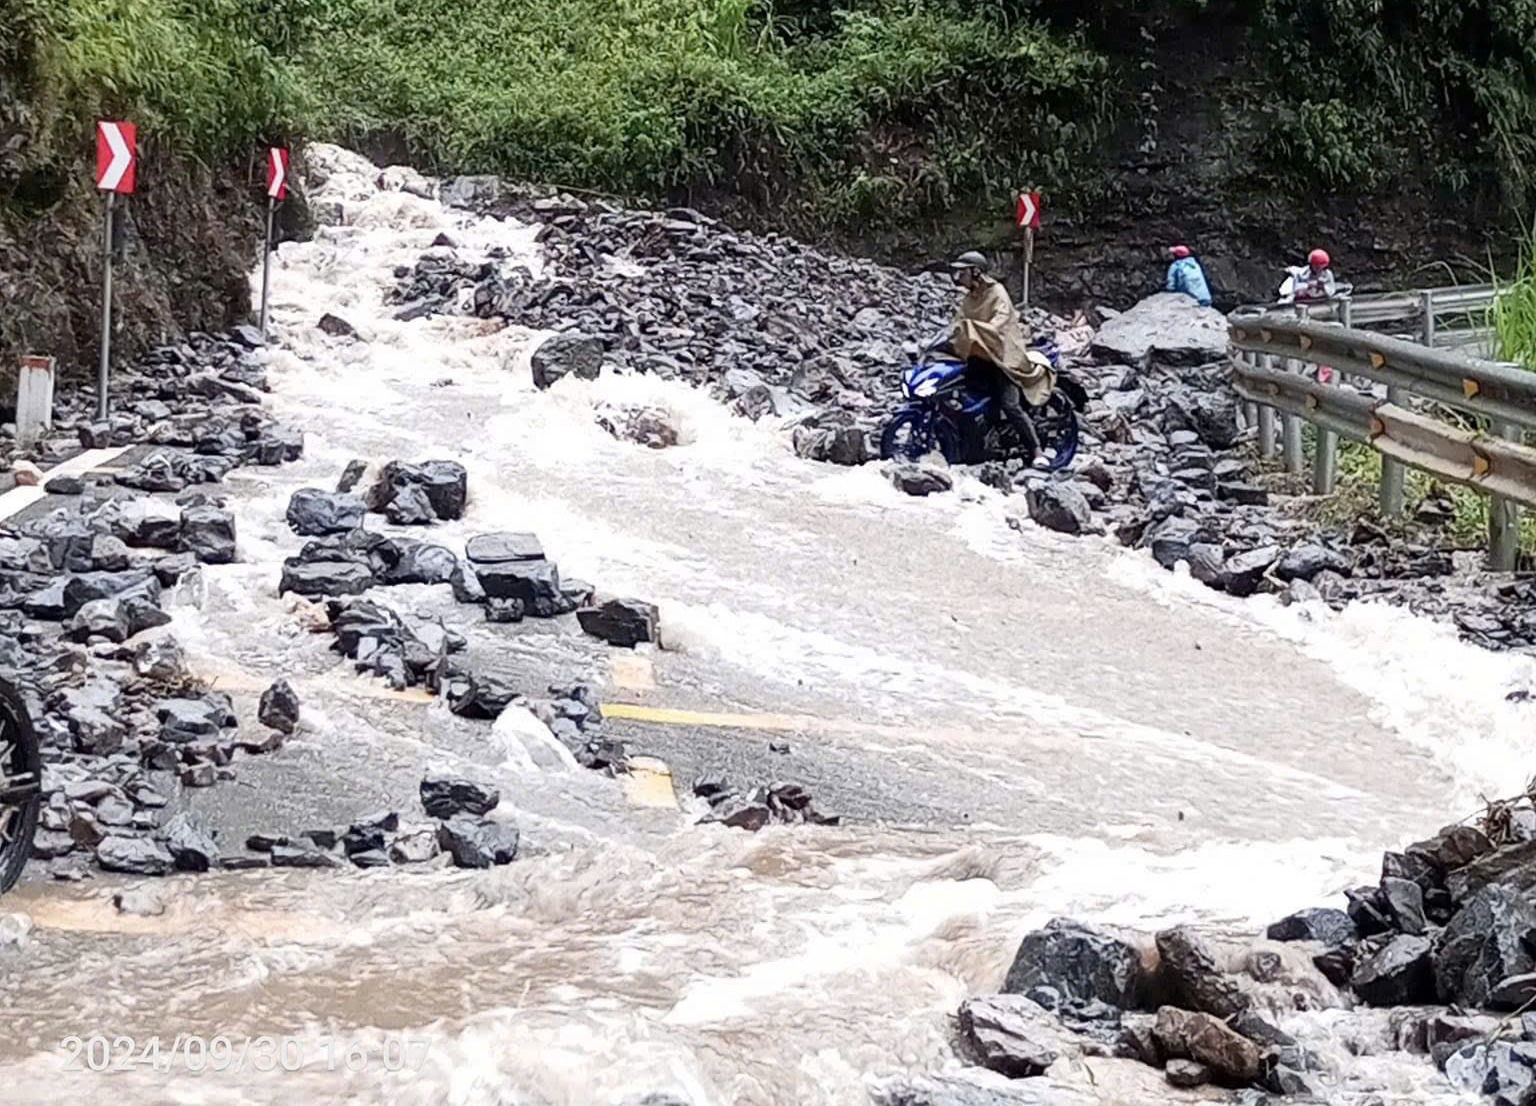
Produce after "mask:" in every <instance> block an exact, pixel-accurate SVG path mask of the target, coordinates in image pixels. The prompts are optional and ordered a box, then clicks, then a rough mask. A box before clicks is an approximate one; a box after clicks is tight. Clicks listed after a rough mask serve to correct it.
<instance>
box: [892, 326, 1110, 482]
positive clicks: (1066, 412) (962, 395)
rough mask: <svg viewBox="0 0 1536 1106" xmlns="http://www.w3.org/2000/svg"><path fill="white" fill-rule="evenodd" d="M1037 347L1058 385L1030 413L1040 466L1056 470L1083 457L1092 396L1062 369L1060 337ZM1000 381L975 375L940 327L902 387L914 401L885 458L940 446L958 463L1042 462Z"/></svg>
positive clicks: (897, 418)
mask: <svg viewBox="0 0 1536 1106" xmlns="http://www.w3.org/2000/svg"><path fill="white" fill-rule="evenodd" d="M1033 348H1034V350H1035V351H1036V352H1037V353H1039V354H1041V355H1042V356H1043V357H1044V358H1045V359H1046V360H1047V361H1049V362H1050V364H1051V368H1052V370H1054V371H1055V373H1056V387H1055V388H1054V389H1053V390H1052V391H1051V395H1050V397H1049V398H1048V399H1047V400H1046V401H1045V403H1044V404H1042V405H1041V406H1039V407H1028V406H1026V409H1025V410H1026V413H1027V414H1028V415H1029V416H1030V419H1031V420H1032V421H1033V422H1034V424H1035V433H1036V434H1037V435H1038V436H1039V438H1040V451H1041V461H1040V465H1041V467H1043V468H1045V469H1046V471H1048V472H1055V471H1056V470H1057V469H1061V468H1065V467H1066V466H1067V465H1069V464H1071V463H1072V458H1073V457H1074V456H1076V455H1077V443H1078V426H1077V413H1078V412H1079V411H1082V410H1083V409H1084V408H1086V407H1087V406H1088V393H1087V392H1085V391H1084V390H1083V386H1082V385H1081V384H1079V383H1078V382H1077V381H1075V380H1073V379H1072V378H1071V377H1069V376H1067V375H1066V374H1064V373H1062V372H1061V370H1060V367H1059V366H1060V364H1061V356H1060V353H1059V351H1058V350H1057V348H1056V343H1055V342H1052V341H1049V340H1046V341H1043V342H1036V343H1035V344H1034V347H1033ZM997 384H998V380H997V370H996V369H992V368H988V369H986V370H985V372H983V373H973V372H972V371H971V370H970V369H969V368H968V367H967V365H966V363H965V362H964V361H962V360H960V359H959V358H958V357H956V356H955V353H954V350H953V349H952V348H951V347H950V344H949V331H948V330H947V329H945V330H943V331H940V332H939V334H938V336H937V337H936V338H935V339H934V340H933V341H932V342H930V343H929V344H928V347H927V348H926V349H925V350H924V351H923V354H922V356H921V357H920V358H919V359H918V362H917V364H915V365H913V366H912V367H911V368H909V369H907V371H906V372H905V373H903V374H902V379H901V390H902V394H903V395H904V396H906V398H907V400H908V402H906V403H905V404H903V405H902V406H901V407H900V408H898V409H897V411H896V413H895V414H894V415H892V416H891V420H890V421H889V422H888V423H886V426H885V430H884V432H883V433H882V434H881V435H880V456H881V457H882V458H884V459H886V460H890V459H892V458H898V457H899V458H903V459H905V460H912V461H915V460H917V459H918V458H920V457H926V456H927V455H928V454H930V453H933V452H934V451H938V452H939V453H941V454H942V455H943V457H944V459H945V460H946V461H948V462H949V463H950V464H952V465H975V464H980V463H981V462H983V461H992V460H1002V459H1004V458H1007V457H1013V456H1020V457H1023V458H1024V459H1025V460H1026V461H1033V460H1035V458H1032V457H1030V456H1029V446H1028V443H1026V442H1024V441H1022V440H1021V439H1020V438H1019V434H1018V431H1016V430H1014V428H1013V426H1012V424H1011V423H1009V421H1008V417H1007V416H1006V415H1005V414H1004V413H1003V407H1002V403H1001V402H1000V401H999V399H998V396H997Z"/></svg>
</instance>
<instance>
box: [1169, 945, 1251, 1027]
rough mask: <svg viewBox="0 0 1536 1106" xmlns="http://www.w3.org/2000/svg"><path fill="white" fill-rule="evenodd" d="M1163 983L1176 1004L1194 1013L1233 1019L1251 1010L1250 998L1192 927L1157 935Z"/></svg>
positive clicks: (1213, 950)
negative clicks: (1248, 1009) (1249, 1008)
mask: <svg viewBox="0 0 1536 1106" xmlns="http://www.w3.org/2000/svg"><path fill="white" fill-rule="evenodd" d="M1157 954H1158V959H1159V964H1160V969H1159V980H1160V982H1161V983H1162V985H1163V987H1164V988H1165V989H1166V990H1167V992H1168V993H1169V995H1170V997H1171V998H1172V1000H1173V1001H1174V1002H1176V1003H1178V1005H1180V1006H1182V1007H1186V1008H1188V1009H1190V1010H1199V1011H1202V1012H1204V1013H1207V1014H1215V1015H1216V1016H1217V1017H1218V1018H1230V1017H1232V1016H1234V1015H1236V1014H1240V1013H1242V1012H1243V1011H1244V1010H1246V1009H1247V1008H1248V997H1247V996H1246V995H1245V994H1244V993H1243V991H1242V989H1241V988H1240V987H1239V986H1238V983H1237V980H1236V979H1235V978H1234V977H1233V976H1232V975H1231V974H1229V973H1228V972H1226V971H1225V970H1224V969H1223V968H1222V966H1221V964H1220V962H1219V961H1218V959H1217V955H1216V951H1215V949H1213V948H1212V947H1211V946H1210V945H1209V944H1208V943H1207V942H1206V940H1205V939H1204V938H1203V937H1201V936H1200V935H1199V934H1198V933H1196V932H1195V931H1194V930H1192V929H1190V928H1189V927H1188V926H1178V927H1176V928H1174V929H1165V930H1163V931H1162V932H1161V933H1159V934H1158V935H1157Z"/></svg>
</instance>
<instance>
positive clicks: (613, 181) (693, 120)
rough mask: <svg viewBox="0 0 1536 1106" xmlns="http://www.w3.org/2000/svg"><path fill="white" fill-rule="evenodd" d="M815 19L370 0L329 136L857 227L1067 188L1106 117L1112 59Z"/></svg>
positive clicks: (331, 87)
mask: <svg viewBox="0 0 1536 1106" xmlns="http://www.w3.org/2000/svg"><path fill="white" fill-rule="evenodd" d="M812 9H813V6H812V5H809V4H801V5H799V6H798V8H797V9H795V10H793V11H791V12H790V13H789V14H787V15H783V16H780V15H778V14H777V13H776V12H774V11H772V10H770V9H769V8H768V7H767V6H765V5H759V4H758V3H755V2H751V0H704V2H697V0H625V2H624V3H614V2H613V0H549V2H546V3H543V4H538V5H534V4H529V3H526V2H524V0H481V2H480V3H478V4H464V3H462V2H461V0H411V2H409V3H406V2H401V0H357V4H356V13H357V14H356V17H355V18H354V19H353V20H352V21H350V23H349V25H348V26H347V28H346V29H345V30H342V31H340V32H339V33H338V34H335V35H332V36H328V37H327V39H326V40H325V41H323V42H315V43H314V44H313V48H312V51H311V53H312V60H311V64H310V65H309V66H308V67H307V71H308V72H310V73H312V74H313V75H314V79H315V82H316V84H315V94H316V99H317V100H318V101H319V102H323V103H327V104H331V105H335V110H333V111H332V112H330V113H328V115H327V117H326V119H325V120H324V121H323V122H322V127H323V129H324V130H325V131H326V132H328V133H329V134H331V135H333V136H336V137H347V136H356V135H360V134H369V133H395V134H399V135H400V136H402V137H404V138H405V139H406V140H407V142H408V143H409V144H410V145H411V146H412V148H413V149H414V150H416V151H417V152H418V153H419V154H420V155H422V156H423V157H424V158H425V159H427V160H428V161H430V162H432V163H434V164H435V165H437V166H438V167H444V168H446V167H451V168H453V169H455V170H457V171H464V172H470V171H491V172H502V173H506V174H509V175H514V176H521V177H529V178H533V179H538V180H544V181H551V182H563V183H568V184H582V185H586V186H591V187H602V188H608V189H614V190H618V191H621V192H629V193H640V194H655V193H658V192H663V191H667V190H670V189H677V188H688V187H694V186H707V185H722V184H730V185H742V184H745V185H746V186H747V188H748V190H751V189H752V188H753V187H754V186H755V187H756V189H757V190H758V191H759V192H760V193H761V195H760V197H759V198H764V199H771V198H773V197H774V196H776V195H782V194H783V193H784V192H785V191H786V189H787V186H788V184H789V183H790V182H791V181H793V184H794V186H795V188H796V190H797V191H801V192H805V193H809V194H812V195H816V196H819V197H821V198H824V199H837V200H838V202H839V203H840V205H841V207H842V209H844V210H846V211H848V212H850V213H851V212H857V211H860V210H862V209H864V208H865V207H866V206H867V203H868V197H869V196H870V195H872V194H874V193H871V192H870V189H871V188H873V189H874V190H875V193H878V194H879V195H881V196H884V197H886V199H887V200H888V199H889V198H890V197H889V195H888V193H889V188H890V184H889V182H893V181H894V182H899V183H900V184H901V186H902V190H901V200H902V202H903V203H905V204H907V205H908V206H909V207H916V208H926V209H930V210H933V209H940V208H942V207H943V206H945V205H947V204H948V203H950V202H953V200H954V198H955V197H956V196H957V195H961V194H971V195H974V194H976V193H977V192H979V191H980V190H982V189H986V188H990V187H994V186H996V185H998V184H999V183H1001V185H1002V187H1005V188H1011V187H1013V186H1014V185H1015V184H1016V183H1018V182H1017V181H1015V180H1014V179H1013V176H1014V175H1015V174H1017V173H1018V172H1019V170H1020V168H1021V167H1023V166H1028V167H1029V168H1030V169H1031V170H1032V171H1033V172H1035V173H1038V174H1039V175H1040V176H1042V177H1044V178H1046V179H1049V177H1050V176H1051V175H1052V173H1053V171H1059V170H1060V169H1061V167H1062V166H1064V165H1066V164H1068V162H1069V157H1067V156H1066V155H1064V153H1063V151H1064V150H1067V149H1068V148H1070V149H1072V150H1075V149H1079V148H1081V147H1082V146H1083V145H1084V144H1085V143H1086V141H1087V140H1089V139H1090V138H1091V126H1090V124H1091V122H1092V120H1093V119H1094V118H1095V117H1096V116H1098V115H1101V114H1102V112H1103V109H1104V105H1105V98H1104V96H1103V93H1102V91H1101V88H1102V82H1103V79H1104V75H1105V66H1104V63H1103V62H1102V60H1101V59H1099V58H1098V57H1096V56H1095V55H1094V54H1092V53H1091V52H1090V51H1088V50H1087V49H1086V48H1084V47H1082V45H1081V44H1080V43H1078V42H1077V41H1076V40H1075V39H1073V38H1071V37H1070V36H1066V35H1061V34H1057V33H1052V32H1050V31H1048V30H1047V29H1045V28H1044V27H1042V26H1040V25H1038V24H1035V23H1029V22H1020V23H1017V24H1012V25H1005V24H1002V23H998V22H993V21H989V20H987V19H984V18H981V17H979V16H975V15H968V14H966V13H965V12H963V11H960V10H956V9H953V8H951V7H949V6H948V5H945V4H943V3H940V2H937V0H933V2H928V0H883V2H880V3H866V4H865V5H863V6H862V7H859V8H855V9H853V10H846V11H845V10H837V11H828V10H825V9H821V10H812ZM1025 119H1034V120H1037V121H1038V125H1037V126H1031V127H1025V126H1022V125H1021V121H1022V120H1025ZM898 147H899V148H898ZM893 159H894V160H893ZM872 182H874V183H872ZM861 197H862V198H861Z"/></svg>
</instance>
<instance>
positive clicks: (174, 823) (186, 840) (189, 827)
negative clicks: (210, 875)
mask: <svg viewBox="0 0 1536 1106" xmlns="http://www.w3.org/2000/svg"><path fill="white" fill-rule="evenodd" d="M165 845H166V848H167V850H169V852H170V854H171V856H172V857H173V858H174V859H175V861H176V868H177V869H178V870H179V871H183V872H206V871H209V870H210V869H212V868H214V867H215V866H217V864H218V863H219V847H218V845H217V844H215V842H214V840H213V831H212V830H211V829H209V827H208V824H207V823H206V822H204V821H203V818H202V816H201V815H199V814H193V813H191V812H189V811H182V812H181V813H180V814H178V815H176V816H175V817H174V818H172V819H171V821H170V824H169V825H167V826H166V827H165Z"/></svg>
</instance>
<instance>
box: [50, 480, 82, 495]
mask: <svg viewBox="0 0 1536 1106" xmlns="http://www.w3.org/2000/svg"><path fill="white" fill-rule="evenodd" d="M43 491H45V492H47V493H48V494H49V495H84V494H85V481H84V480H81V479H80V478H79V477H78V476H55V477H53V478H52V479H51V480H49V481H48V482H47V483H46V484H44V485H43Z"/></svg>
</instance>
